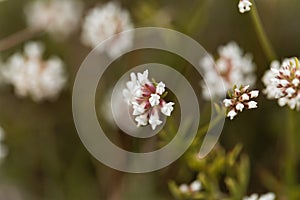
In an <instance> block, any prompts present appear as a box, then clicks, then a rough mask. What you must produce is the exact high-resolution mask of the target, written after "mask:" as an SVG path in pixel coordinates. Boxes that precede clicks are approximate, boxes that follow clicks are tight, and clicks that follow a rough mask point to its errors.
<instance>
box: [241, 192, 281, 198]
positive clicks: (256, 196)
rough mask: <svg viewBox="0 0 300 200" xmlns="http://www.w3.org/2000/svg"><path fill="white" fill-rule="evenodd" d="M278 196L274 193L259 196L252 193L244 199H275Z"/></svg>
mask: <svg viewBox="0 0 300 200" xmlns="http://www.w3.org/2000/svg"><path fill="white" fill-rule="evenodd" d="M275 198H276V196H275V194H274V193H271V192H269V193H267V194H264V195H261V196H260V197H259V196H258V194H252V195H251V196H249V197H244V198H243V200H274V199H275Z"/></svg>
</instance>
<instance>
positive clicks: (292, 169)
mask: <svg viewBox="0 0 300 200" xmlns="http://www.w3.org/2000/svg"><path fill="white" fill-rule="evenodd" d="M295 122H296V118H295V111H294V110H289V113H288V121H287V126H288V127H287V129H288V132H286V133H285V137H286V155H285V158H286V160H285V163H284V165H285V181H286V185H287V186H292V185H295V184H296V182H297V161H298V156H297V144H298V140H297V130H296V124H295Z"/></svg>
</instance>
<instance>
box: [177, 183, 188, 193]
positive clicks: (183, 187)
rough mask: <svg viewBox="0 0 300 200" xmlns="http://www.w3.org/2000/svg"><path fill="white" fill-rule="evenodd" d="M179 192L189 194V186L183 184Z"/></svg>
mask: <svg viewBox="0 0 300 200" xmlns="http://www.w3.org/2000/svg"><path fill="white" fill-rule="evenodd" d="M179 190H180V192H182V193H187V192H188V191H189V186H188V185H187V184H181V185H180V186H179Z"/></svg>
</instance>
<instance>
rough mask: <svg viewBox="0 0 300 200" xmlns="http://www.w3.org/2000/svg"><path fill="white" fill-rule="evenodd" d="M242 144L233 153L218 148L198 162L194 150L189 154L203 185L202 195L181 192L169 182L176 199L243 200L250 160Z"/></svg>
mask: <svg viewBox="0 0 300 200" xmlns="http://www.w3.org/2000/svg"><path fill="white" fill-rule="evenodd" d="M241 149H242V147H241V145H236V147H235V148H234V149H233V150H231V151H230V152H225V150H224V149H223V148H222V147H221V146H217V147H216V148H215V149H214V150H213V152H211V153H210V154H209V155H208V156H207V157H205V158H204V159H199V158H198V157H197V153H196V152H195V151H191V152H188V153H187V155H186V157H185V159H186V160H185V161H186V162H187V165H188V166H189V168H190V169H191V171H192V172H195V173H196V174H197V180H199V181H200V182H201V183H202V189H201V190H200V191H199V192H187V193H185V192H182V191H180V189H179V186H178V185H177V184H176V183H175V181H170V182H169V188H170V190H171V192H172V194H173V196H174V197H176V198H177V199H194V200H196V199H206V200H214V199H224V200H240V199H242V198H243V197H244V196H245V193H246V190H247V186H248V181H249V173H250V172H249V171H250V169H249V167H250V166H249V159H248V157H247V156H246V155H241V153H240V152H241Z"/></svg>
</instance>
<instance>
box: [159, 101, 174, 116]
mask: <svg viewBox="0 0 300 200" xmlns="http://www.w3.org/2000/svg"><path fill="white" fill-rule="evenodd" d="M174 104H175V103H173V102H169V103H165V104H164V105H163V107H162V108H161V112H162V114H164V115H166V116H171V112H172V111H173V110H174V108H173V105H174Z"/></svg>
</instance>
